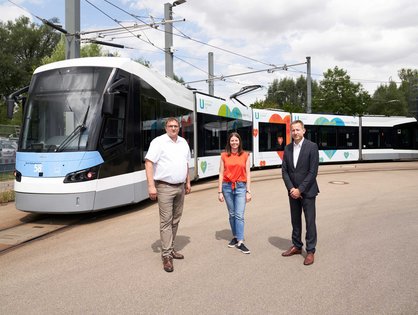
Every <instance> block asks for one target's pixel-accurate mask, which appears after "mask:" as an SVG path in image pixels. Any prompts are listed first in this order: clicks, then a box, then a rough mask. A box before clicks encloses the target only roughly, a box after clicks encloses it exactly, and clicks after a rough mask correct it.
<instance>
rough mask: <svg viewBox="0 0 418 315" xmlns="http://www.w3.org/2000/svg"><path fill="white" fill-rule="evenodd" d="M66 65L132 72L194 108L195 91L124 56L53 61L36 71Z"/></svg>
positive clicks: (170, 98)
mask: <svg viewBox="0 0 418 315" xmlns="http://www.w3.org/2000/svg"><path fill="white" fill-rule="evenodd" d="M65 67H106V68H118V69H122V70H124V71H126V72H129V73H132V74H134V75H136V76H138V77H140V78H141V79H143V80H144V81H145V82H147V83H148V84H149V85H151V86H152V87H153V88H155V89H156V90H157V91H158V92H159V93H160V94H161V95H162V96H163V97H164V98H165V99H166V101H167V102H169V103H173V104H179V105H182V106H184V107H186V108H189V109H192V108H193V92H192V91H190V90H189V89H187V88H186V87H184V86H183V85H182V84H180V83H179V82H177V81H175V80H173V79H170V78H167V77H165V76H163V75H162V74H161V73H159V72H157V71H155V70H153V69H150V68H148V67H145V66H144V65H142V64H140V63H139V62H136V61H133V60H131V59H129V58H122V57H86V58H75V59H68V60H62V61H57V62H53V63H50V64H46V65H43V66H40V67H39V68H37V69H36V70H35V72H34V74H36V73H40V72H43V71H48V70H53V69H57V68H65Z"/></svg>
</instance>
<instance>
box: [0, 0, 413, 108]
mask: <svg viewBox="0 0 418 315" xmlns="http://www.w3.org/2000/svg"><path fill="white" fill-rule="evenodd" d="M12 2H13V3H14V4H13V3H12ZM65 2H66V1H65V0H11V1H7V0H0V21H3V22H5V21H8V20H14V19H15V18H17V17H19V16H21V15H26V16H28V17H30V18H31V19H32V20H33V22H35V23H37V24H40V23H41V22H40V21H39V19H38V18H36V17H35V16H37V17H39V18H44V19H51V18H53V17H57V18H58V19H59V21H60V22H61V24H62V25H63V27H64V28H65ZM165 3H167V0H142V1H140V0H136V1H135V0H80V8H81V10H80V11H81V14H80V24H81V26H80V30H81V32H82V36H81V38H82V39H87V38H96V39H98V40H101V41H106V42H112V43H117V44H121V45H124V46H125V47H127V48H125V49H117V48H112V47H109V46H104V47H103V48H104V50H107V51H109V52H110V53H113V52H116V51H117V52H118V54H119V55H120V56H123V57H130V58H132V59H138V58H142V59H145V60H147V61H149V62H150V63H151V66H152V68H153V69H155V70H156V71H158V72H160V73H162V74H165V56H164V47H165V33H164V26H163V25H161V24H158V23H159V22H160V23H161V21H162V19H163V18H164V4H165ZM170 3H171V4H172V3H173V2H170ZM22 8H23V9H22ZM172 12H173V20H174V22H173V28H174V30H173V32H174V37H173V49H174V73H175V74H176V75H177V76H179V77H181V78H183V80H184V81H185V82H193V83H189V85H190V86H191V87H193V88H196V89H197V90H199V91H202V92H205V93H207V92H208V83H207V82H206V81H205V80H206V79H207V78H208V54H209V52H212V53H213V55H214V73H215V76H216V77H218V78H220V79H217V80H215V84H214V89H215V95H217V96H220V97H223V98H228V97H229V96H230V95H231V94H232V93H235V92H237V91H239V90H240V89H242V88H243V87H245V86H248V85H261V86H262V88H261V89H259V90H257V91H254V92H252V93H250V94H248V95H247V96H245V97H241V98H240V100H241V101H243V102H244V103H247V104H250V103H251V102H254V101H256V100H263V99H264V98H265V97H266V95H267V89H268V86H269V85H270V84H271V83H272V82H273V80H274V79H278V80H280V79H283V78H295V79H296V78H298V77H299V76H301V75H302V76H306V72H307V65H306V61H307V57H308V56H309V57H310V58H311V74H312V79H313V80H316V81H318V82H319V81H321V80H322V79H323V74H324V72H326V71H327V70H328V69H333V68H334V67H336V66H337V67H338V68H340V69H344V70H345V71H346V72H347V74H348V75H349V76H350V77H351V80H352V81H353V82H355V83H360V84H361V85H362V86H363V88H364V89H365V90H367V91H368V92H369V93H371V94H373V92H374V91H375V90H376V88H377V87H378V86H380V85H385V84H386V85H387V84H389V82H391V81H394V82H399V81H400V80H399V77H398V71H399V70H400V69H402V68H411V69H417V68H418V22H417V16H418V5H417V4H416V1H415V0H385V1H381V0H368V1H364V0H351V1H347V0H317V1H314V0H311V1H309V0H292V1H285V0H257V1H254V0H252V1H251V0H211V1H203V0H187V1H186V2H185V3H183V4H180V5H176V6H172ZM154 22H155V23H157V25H159V26H158V28H151V27H149V24H151V23H154ZM134 24H136V25H138V26H139V25H144V27H142V26H140V27H137V28H136V29H135V31H133V30H131V31H130V32H127V31H126V29H125V28H126V27H128V26H132V25H134ZM122 26H123V27H125V28H123V27H122ZM111 28H121V29H122V30H123V31H125V32H124V33H118V34H109V32H105V31H103V30H108V29H111ZM90 31H91V32H93V31H102V32H93V33H86V34H83V32H90ZM103 35H106V36H105V37H99V36H103ZM282 67H284V68H285V69H286V70H283V69H282ZM272 68H278V69H276V70H275V71H267V69H272ZM246 73H248V74H246ZM237 74H239V75H237ZM234 75H237V76H234ZM196 81H198V82H196Z"/></svg>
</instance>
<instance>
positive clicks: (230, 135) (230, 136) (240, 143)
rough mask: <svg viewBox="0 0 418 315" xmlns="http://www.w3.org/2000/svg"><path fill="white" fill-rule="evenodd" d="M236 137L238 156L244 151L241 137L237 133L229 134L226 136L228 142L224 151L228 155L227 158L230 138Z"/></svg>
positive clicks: (229, 149)
mask: <svg viewBox="0 0 418 315" xmlns="http://www.w3.org/2000/svg"><path fill="white" fill-rule="evenodd" d="M232 137H236V138H238V140H239V146H238V155H241V154H242V153H243V152H244V149H243V148H242V140H241V136H240V135H239V133H238V132H231V133H230V134H229V136H228V140H227V141H226V146H225V151H226V153H227V154H228V156H230V155H231V153H232V152H231V138H232Z"/></svg>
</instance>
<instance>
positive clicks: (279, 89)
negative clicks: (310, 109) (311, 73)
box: [252, 76, 318, 113]
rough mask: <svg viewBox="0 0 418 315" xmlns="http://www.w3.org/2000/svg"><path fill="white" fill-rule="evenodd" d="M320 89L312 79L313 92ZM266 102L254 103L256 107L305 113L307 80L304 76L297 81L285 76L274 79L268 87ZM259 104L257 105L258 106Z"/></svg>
mask: <svg viewBox="0 0 418 315" xmlns="http://www.w3.org/2000/svg"><path fill="white" fill-rule="evenodd" d="M317 91H318V83H317V82H316V81H312V94H313V95H314V94H315V93H316V92H317ZM264 103H265V104H261V103H257V104H253V105H252V107H254V108H278V109H282V110H284V111H287V112H293V113H296V112H298V113H301V112H302V113H304V112H306V106H307V82H306V78H305V77H304V76H300V77H299V78H297V79H296V81H295V80H294V79H292V78H284V79H281V80H280V81H279V80H278V79H274V80H273V82H272V83H271V84H270V85H269V87H268V89H267V95H266V99H265V100H264ZM256 106H257V107H256Z"/></svg>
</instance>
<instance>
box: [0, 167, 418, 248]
mask: <svg viewBox="0 0 418 315" xmlns="http://www.w3.org/2000/svg"><path fill="white" fill-rule="evenodd" d="M416 170H418V161H407V162H384V163H359V164H340V165H321V166H320V169H319V173H318V176H321V175H329V174H343V173H351V172H375V171H385V172H390V171H416ZM251 174H252V181H253V182H258V181H267V180H279V179H281V170H280V169H279V168H277V167H274V168H269V169H260V170H254V171H253V172H251ZM217 186H218V181H217V179H214V178H208V179H204V180H202V181H198V182H196V183H194V184H193V186H192V191H193V192H194V193H198V192H199V191H205V190H210V189H216V188H217ZM150 204H152V202H151V201H149V200H145V201H143V202H140V203H137V204H132V205H127V206H124V207H118V208H114V209H111V210H105V211H100V212H90V213H83V214H62V215H47V214H28V215H27V216H26V217H24V218H23V219H20V220H16V223H15V224H12V225H11V226H8V227H6V228H3V229H0V255H3V254H6V253H7V252H9V251H12V250H14V249H17V248H19V247H21V246H24V245H26V244H29V243H30V242H33V241H36V240H40V239H42V238H45V237H49V236H51V235H54V234H56V233H61V232H64V231H65V230H68V229H70V228H72V227H74V226H77V225H81V224H88V223H89V222H95V221H97V220H103V219H109V218H111V217H114V216H118V215H124V214H126V213H129V212H131V211H138V210H140V209H143V208H145V207H148V206H149V205H150Z"/></svg>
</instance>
